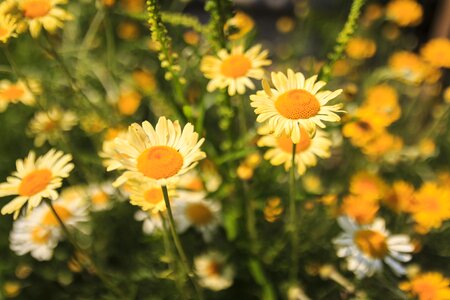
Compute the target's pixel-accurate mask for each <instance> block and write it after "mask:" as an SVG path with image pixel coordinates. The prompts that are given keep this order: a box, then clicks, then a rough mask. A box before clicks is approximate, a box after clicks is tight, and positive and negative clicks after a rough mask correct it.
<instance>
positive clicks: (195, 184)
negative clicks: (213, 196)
mask: <svg viewBox="0 0 450 300" xmlns="http://www.w3.org/2000/svg"><path fill="white" fill-rule="evenodd" d="M186 188H187V189H189V190H192V191H201V190H202V189H203V182H202V180H201V179H200V178H194V179H192V180H191V181H190V182H189V183H188V184H187V185H186Z"/></svg>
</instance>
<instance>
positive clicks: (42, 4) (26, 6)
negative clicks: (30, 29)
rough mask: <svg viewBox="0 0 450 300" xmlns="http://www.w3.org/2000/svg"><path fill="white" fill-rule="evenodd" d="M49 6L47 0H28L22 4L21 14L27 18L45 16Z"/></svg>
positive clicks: (50, 6) (49, 8) (50, 5)
mask: <svg viewBox="0 0 450 300" xmlns="http://www.w3.org/2000/svg"><path fill="white" fill-rule="evenodd" d="M51 8H52V4H51V3H50V1H49V0H29V1H26V2H24V3H23V4H22V9H23V14H24V15H25V17H27V18H29V19H35V18H40V17H43V16H46V15H47V14H48V13H49V11H50V10H51Z"/></svg>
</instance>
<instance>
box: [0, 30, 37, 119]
mask: <svg viewBox="0 0 450 300" xmlns="http://www.w3.org/2000/svg"><path fill="white" fill-rule="evenodd" d="M0 26H1V25H0ZM0 32H1V29H0ZM33 85H36V83H34V84H33ZM17 102H22V103H23V104H25V105H33V104H34V102H35V99H34V96H33V93H32V92H31V91H30V90H29V89H28V88H27V86H26V85H25V83H24V82H22V81H20V80H19V81H17V82H16V83H13V82H11V81H9V80H0V112H3V111H5V110H6V108H7V107H8V104H9V103H17Z"/></svg>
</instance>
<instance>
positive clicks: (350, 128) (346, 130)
mask: <svg viewBox="0 0 450 300" xmlns="http://www.w3.org/2000/svg"><path fill="white" fill-rule="evenodd" d="M363 113H364V114H365V113H368V112H363ZM358 114H359V115H362V114H360V113H358ZM376 121H377V120H376V118H364V117H362V118H358V119H356V120H353V121H350V122H347V123H345V125H344V127H343V128H342V134H343V135H344V136H345V137H346V138H349V139H350V140H351V143H352V144H353V145H355V146H357V147H362V146H364V145H366V144H367V143H368V142H369V141H371V140H372V139H373V138H374V137H375V136H376V135H377V134H379V133H380V132H382V131H383V130H384V126H381V125H380V124H379V122H378V123H376Z"/></svg>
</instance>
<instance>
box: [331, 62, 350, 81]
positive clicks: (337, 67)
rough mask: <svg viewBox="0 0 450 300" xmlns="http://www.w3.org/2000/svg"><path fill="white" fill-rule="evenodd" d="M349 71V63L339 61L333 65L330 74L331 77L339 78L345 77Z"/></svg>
mask: <svg viewBox="0 0 450 300" xmlns="http://www.w3.org/2000/svg"><path fill="white" fill-rule="evenodd" d="M350 70H351V66H350V63H349V61H348V60H346V59H339V60H337V61H336V62H335V63H334V65H333V68H332V70H331V72H332V74H333V76H337V77H340V76H345V75H347V74H348V73H349V72H350Z"/></svg>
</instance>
